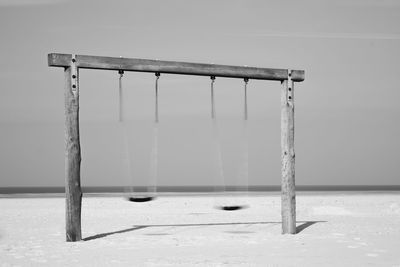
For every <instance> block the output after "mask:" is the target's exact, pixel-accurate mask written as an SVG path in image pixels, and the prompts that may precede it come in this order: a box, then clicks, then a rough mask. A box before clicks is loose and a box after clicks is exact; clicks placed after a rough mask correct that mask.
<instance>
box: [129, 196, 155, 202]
mask: <svg viewBox="0 0 400 267" xmlns="http://www.w3.org/2000/svg"><path fill="white" fill-rule="evenodd" d="M152 200H154V197H151V196H136V197H128V201H130V202H149V201H152Z"/></svg>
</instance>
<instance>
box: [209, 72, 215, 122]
mask: <svg viewBox="0 0 400 267" xmlns="http://www.w3.org/2000/svg"><path fill="white" fill-rule="evenodd" d="M210 78H211V119H215V102H214V82H215V76H211V77H210Z"/></svg>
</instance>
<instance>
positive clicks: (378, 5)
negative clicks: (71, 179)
mask: <svg viewBox="0 0 400 267" xmlns="http://www.w3.org/2000/svg"><path fill="white" fill-rule="evenodd" d="M0 36H1V43H0V47H1V49H0V55H1V58H2V60H1V61H0V78H1V81H2V82H1V90H0V127H1V133H0V137H1V138H0V147H1V148H2V149H1V151H0V164H1V165H0V177H1V179H0V186H35V185H37V186H46V185H47V186H62V185H63V182H64V177H63V173H64V166H63V164H64V159H63V156H64V133H63V122H64V111H63V72H62V70H61V69H58V68H49V67H47V58H46V55H47V53H50V52H60V53H77V54H89V55H104V56H124V57H138V58H152V59H155V58H158V59H162V60H175V61H192V62H204V63H218V64H229V65H248V66H259V67H275V68H293V69H304V70H305V71H306V80H305V81H304V82H303V83H299V84H296V88H295V96H296V100H295V101H296V103H295V104H296V111H295V116H296V136H295V138H296V139H295V140H296V143H295V145H296V168H297V169H296V171H297V172H296V182H297V184H300V185H309V184H314V185H337V184H344V185H357V184H363V185H365V184H366V185H368V184H372V185H376V184H382V185H387V184H397V185H398V184H399V179H398V178H399V176H398V171H397V168H396V167H397V165H398V163H399V156H398V151H399V150H400V141H399V140H398V138H397V137H398V136H399V134H400V127H399V123H398V121H399V120H398V116H399V115H400V107H399V105H398V98H399V96H400V92H399V91H400V90H399V89H400V88H399V85H398V81H397V77H399V76H400V53H399V49H400V1H394V0H380V1H378V0H366V1H361V0H349V1H317V0H307V1H306V0H302V1H261V0H260V1H256V0H255V1H227V0H226V1H208V0H206V1H183V0H179V1H178V0H172V1H155V0H154V1H94V0H87V1H45V0H41V1H33V0H31V1H30V0H16V1H5V0H0ZM117 78H118V75H117V73H114V72H108V71H89V70H82V71H81V81H80V85H81V141H82V149H83V152H82V153H83V161H82V183H83V185H121V184H124V183H125V182H126V181H125V180H124V178H123V177H124V171H126V169H125V168H124V167H123V166H122V156H121V155H122V153H123V142H122V140H121V131H120V129H119V128H118V124H117V118H118V113H117V112H118V106H117V103H118V102H117V101H118V95H117V86H118V80H117ZM209 82H210V81H209V79H208V78H207V77H194V76H175V75H162V77H161V78H160V118H161V125H160V184H164V185H180V184H181V185H193V184H200V185H203V184H213V183H218V181H216V179H215V177H216V176H217V172H218V170H217V168H216V166H215V158H214V157H215V153H214V151H215V150H214V147H213V145H212V128H211V127H210V125H211V124H210V121H209V108H210V106H209V105H210V100H209V90H210V89H209ZM124 86H125V87H126V88H127V92H126V102H127V103H128V107H127V114H128V118H129V119H130V120H129V125H130V127H135V128H134V129H140V130H135V131H133V130H132V132H131V135H130V137H131V138H130V142H131V146H132V147H131V150H132V151H135V155H134V156H133V159H134V160H133V166H134V169H135V170H136V175H137V176H138V177H139V176H140V177H146V171H147V170H148V168H147V167H146V166H147V164H148V162H147V161H146V159H148V158H146V155H147V154H148V153H149V149H150V148H149V146H150V144H151V142H150V139H149V138H150V137H149V135H151V131H150V130H151V127H150V126H149V125H148V124H147V122H146V121H149V120H150V119H151V116H152V114H153V113H152V112H153V101H154V99H153V87H154V75H153V74H138V73H127V74H126V75H125V77H124ZM242 86H243V81H241V80H235V79H222V78H220V79H217V81H216V90H217V96H216V97H217V109H218V110H217V111H218V114H219V118H220V119H221V128H222V130H221V131H222V132H224V133H223V134H222V136H221V138H223V142H222V144H223V149H224V150H223V153H224V154H225V156H224V163H225V167H226V169H225V171H226V173H227V176H228V179H231V180H228V183H229V181H230V182H232V183H234V179H233V178H232V177H235V176H236V175H237V168H236V167H237V166H239V165H240V162H241V161H240V160H241V158H240V156H241V154H240V153H237V151H238V149H239V146H240V142H241V141H240V140H241V139H240V138H241V137H240V135H239V133H240V130H241V121H240V118H241V111H242V110H241V108H242V93H243V92H242ZM279 89H280V84H279V83H278V82H263V81H250V83H249V111H250V119H251V120H250V125H249V127H250V133H249V134H250V137H251V138H250V139H251V141H250V144H249V145H250V163H249V164H250V183H251V184H255V185H272V184H279V182H280V177H279V176H280V150H279V130H280V128H279V115H280V110H279V101H280V98H279ZM231 121H233V122H231ZM138 140H140V141H139V142H138ZM142 140H143V141H142ZM146 140H147V141H146ZM146 153H147V154H146Z"/></svg>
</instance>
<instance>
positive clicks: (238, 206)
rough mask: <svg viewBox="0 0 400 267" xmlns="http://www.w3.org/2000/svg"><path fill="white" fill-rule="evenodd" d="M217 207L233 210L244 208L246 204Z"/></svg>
mask: <svg viewBox="0 0 400 267" xmlns="http://www.w3.org/2000/svg"><path fill="white" fill-rule="evenodd" d="M219 208H220V209H221V210H226V211H234V210H241V209H245V208H246V206H240V205H234V206H221V207H219Z"/></svg>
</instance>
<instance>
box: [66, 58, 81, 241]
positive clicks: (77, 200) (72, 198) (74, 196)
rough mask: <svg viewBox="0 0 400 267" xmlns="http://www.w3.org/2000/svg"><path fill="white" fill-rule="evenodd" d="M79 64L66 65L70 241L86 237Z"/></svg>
mask: <svg viewBox="0 0 400 267" xmlns="http://www.w3.org/2000/svg"><path fill="white" fill-rule="evenodd" d="M78 71H79V70H78V68H77V67H76V66H75V65H74V64H72V65H71V66H70V67H68V68H66V69H65V71H64V72H65V90H64V99H65V205H66V207H65V223H66V226H65V228H66V240H67V241H68V242H71V241H72V242H73V241H79V240H81V239H82V232H81V205H82V190H81V177H80V172H81V171H80V169H81V146H80V141H79V82H78V76H79V74H78Z"/></svg>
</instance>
